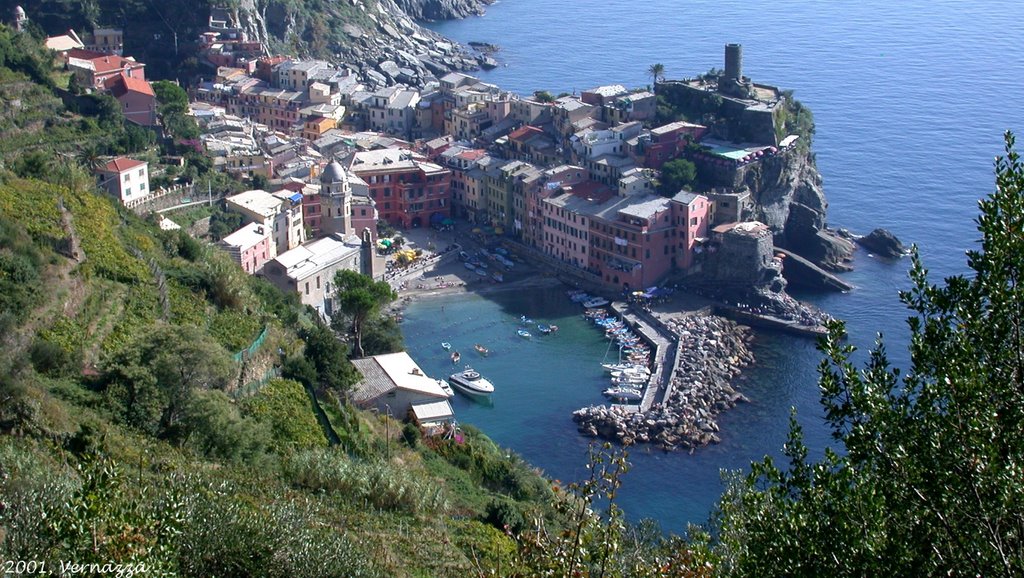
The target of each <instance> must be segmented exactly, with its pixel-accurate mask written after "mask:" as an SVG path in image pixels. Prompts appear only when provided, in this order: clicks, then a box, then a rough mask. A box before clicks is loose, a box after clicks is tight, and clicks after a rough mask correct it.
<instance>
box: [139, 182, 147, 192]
mask: <svg viewBox="0 0 1024 578" xmlns="http://www.w3.org/2000/svg"><path fill="white" fill-rule="evenodd" d="M144 190H146V183H141V184H140V185H139V191H144Z"/></svg>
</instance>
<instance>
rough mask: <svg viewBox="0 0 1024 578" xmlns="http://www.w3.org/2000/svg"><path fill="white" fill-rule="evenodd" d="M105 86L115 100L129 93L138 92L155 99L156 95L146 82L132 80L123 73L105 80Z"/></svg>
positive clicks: (136, 79) (137, 79) (139, 79)
mask: <svg viewBox="0 0 1024 578" xmlns="http://www.w3.org/2000/svg"><path fill="white" fill-rule="evenodd" d="M106 86H107V89H108V90H110V92H111V93H112V94H113V95H114V97H115V98H120V97H121V96H123V95H125V94H126V93H129V92H138V93H141V94H145V95H146V96H152V97H154V98H155V97H156V93H155V92H153V87H152V86H151V85H150V84H149V82H148V81H145V80H142V79H141V78H133V77H131V76H128V75H126V74H125V73H123V72H122V73H121V74H119V75H117V76H115V77H113V78H111V79H109V80H107V82H106Z"/></svg>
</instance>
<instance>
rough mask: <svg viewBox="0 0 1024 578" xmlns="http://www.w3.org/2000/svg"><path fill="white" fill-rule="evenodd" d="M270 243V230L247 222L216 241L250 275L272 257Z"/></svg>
mask: <svg viewBox="0 0 1024 578" xmlns="http://www.w3.org/2000/svg"><path fill="white" fill-rule="evenodd" d="M272 245H273V239H272V237H271V234H270V230H269V229H267V228H266V227H264V226H263V225H261V224H259V223H249V224H248V225H245V226H243V227H242V228H241V229H239V230H237V231H235V232H234V233H231V234H230V235H228V236H227V237H224V238H223V239H221V240H220V242H219V243H217V246H218V247H219V248H221V249H223V250H224V251H226V252H227V254H228V255H231V258H232V259H234V261H235V263H238V264H239V265H241V267H242V269H244V270H245V272H246V273H248V274H250V275H255V274H256V273H259V272H260V271H262V270H263V265H264V264H265V263H266V262H267V261H269V260H270V259H271V257H272V255H271V246H272Z"/></svg>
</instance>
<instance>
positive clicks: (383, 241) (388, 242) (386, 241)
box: [377, 239, 392, 247]
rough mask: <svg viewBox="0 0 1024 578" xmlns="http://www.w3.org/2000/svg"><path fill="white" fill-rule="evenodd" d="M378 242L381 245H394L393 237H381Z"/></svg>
mask: <svg viewBox="0 0 1024 578" xmlns="http://www.w3.org/2000/svg"><path fill="white" fill-rule="evenodd" d="M377 242H378V243H380V244H381V245H384V246H385V247H390V246H391V245H392V241H391V239H381V240H380V241H377Z"/></svg>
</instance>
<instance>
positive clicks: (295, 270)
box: [263, 235, 362, 316]
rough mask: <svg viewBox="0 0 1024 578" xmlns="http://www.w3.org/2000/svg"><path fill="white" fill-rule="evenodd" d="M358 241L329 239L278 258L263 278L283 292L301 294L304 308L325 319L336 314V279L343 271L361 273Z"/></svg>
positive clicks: (264, 268)
mask: <svg viewBox="0 0 1024 578" xmlns="http://www.w3.org/2000/svg"><path fill="white" fill-rule="evenodd" d="M361 245H362V243H361V242H360V241H359V239H358V237H348V238H346V239H345V240H342V239H341V238H340V237H337V236H333V235H332V236H328V237H324V238H322V239H317V240H316V241H311V242H309V243H306V244H304V245H302V246H299V247H296V248H294V249H292V250H291V251H288V252H286V253H283V254H281V255H278V256H277V258H276V259H274V260H273V261H271V262H269V263H267V264H266V265H264V267H263V275H264V276H265V277H266V278H267V279H268V280H269V281H270V282H271V283H273V284H274V285H276V286H277V287H279V288H280V289H281V290H282V291H294V292H296V293H298V294H299V299H300V301H301V302H302V304H303V305H310V306H312V307H313V308H314V309H316V310H317V311H318V312H320V314H321V315H326V316H330V315H333V314H334V310H335V307H334V291H335V286H334V276H335V274H336V273H337V272H338V271H341V270H342V269H348V270H350V271H356V272H360V271H361V263H362V258H361V255H360V254H361V252H362V249H361Z"/></svg>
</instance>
